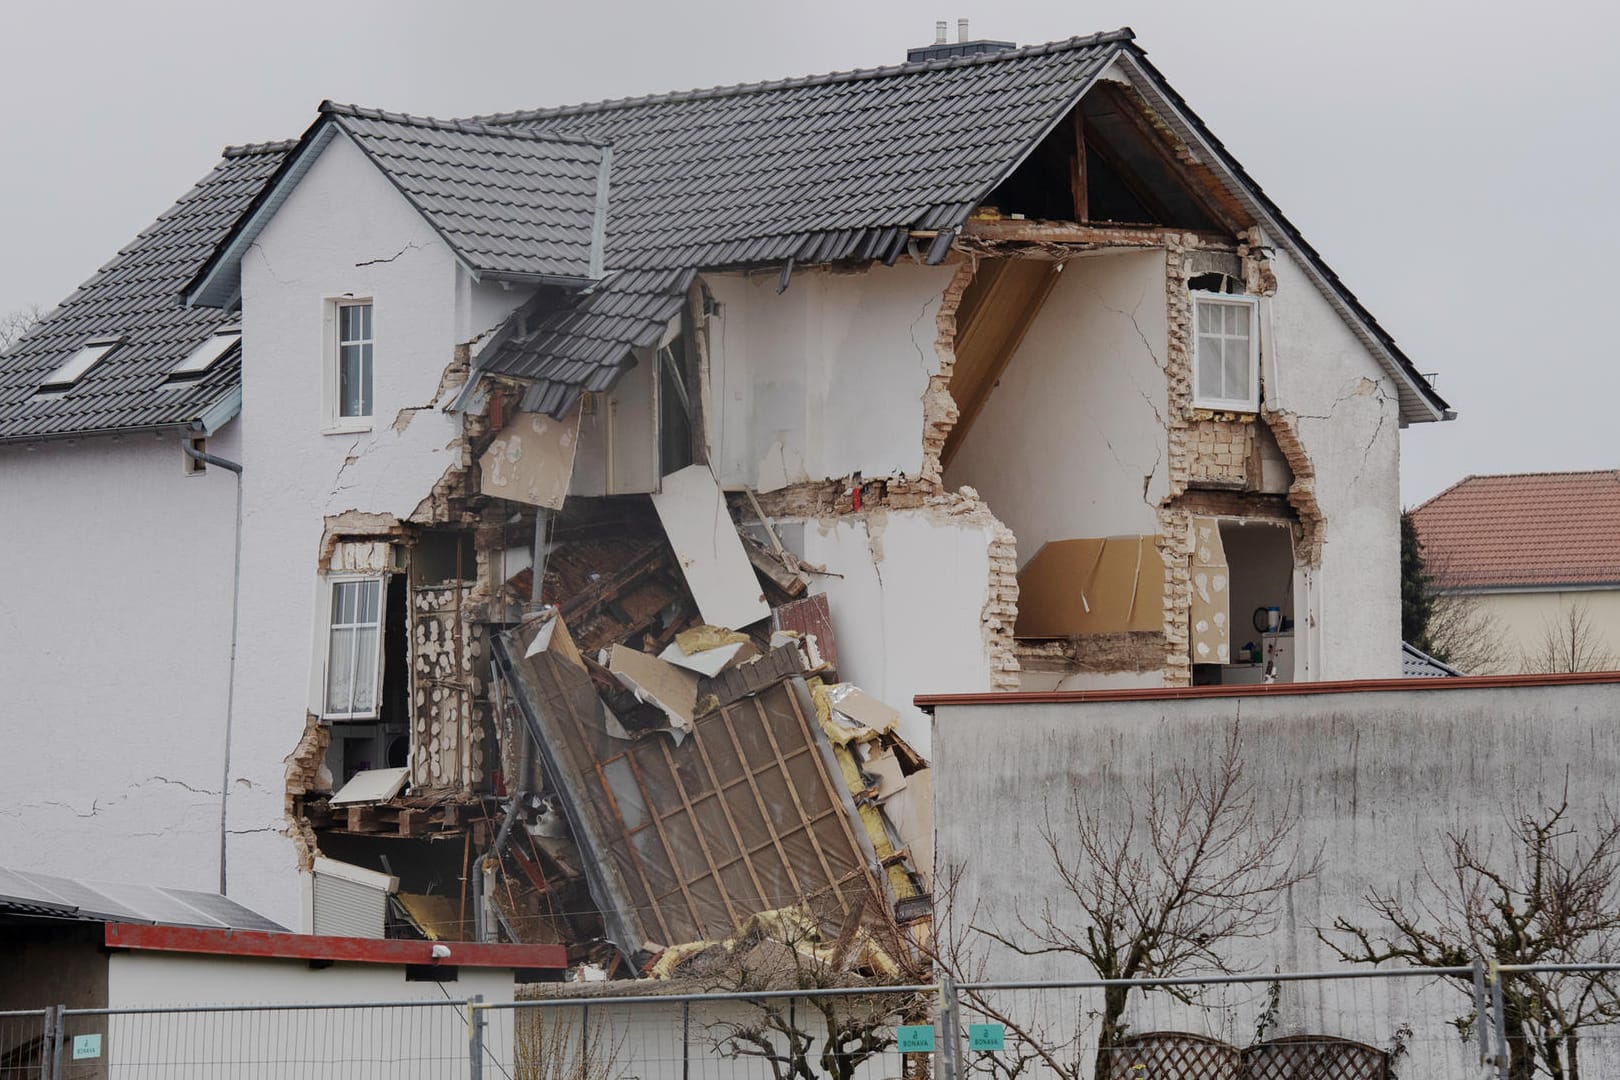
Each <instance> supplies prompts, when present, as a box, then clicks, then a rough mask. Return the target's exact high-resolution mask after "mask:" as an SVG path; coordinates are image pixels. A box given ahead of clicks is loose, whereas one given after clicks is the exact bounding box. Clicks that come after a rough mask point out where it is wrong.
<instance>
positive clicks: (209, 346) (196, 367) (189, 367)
mask: <svg viewBox="0 0 1620 1080" xmlns="http://www.w3.org/2000/svg"><path fill="white" fill-rule="evenodd" d="M241 341H242V331H240V330H221V331H219V332H218V333H217V334H215V335H214V336H213V337H211V338H209V339H208V340H207V341H204V342H203V343H202V344H201V345H198V346H197V347H196V348H195V349H192V350H191V353H190V355H188V356H187V357H186V358H185V359H184V360H182V361H180V362H179V363H178V364H176V365H174V367H173V368H172V369H170V371H169V377H170V378H182V377H187V376H196V375H201V374H203V373H204V372H206V371H207V370H208V369H209V368H211V367H213V366H214V365H215V364H217V363H218V362H219V361H220V360H222V359H223V358H224V357H225V356H226V355H228V354H229V353H230V351H231V350H232V349H234V348H236V347H237V345H239V344H240V343H241Z"/></svg>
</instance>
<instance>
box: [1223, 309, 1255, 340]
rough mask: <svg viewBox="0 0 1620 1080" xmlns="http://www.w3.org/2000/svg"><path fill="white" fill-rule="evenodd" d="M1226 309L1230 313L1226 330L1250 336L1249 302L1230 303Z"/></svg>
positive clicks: (1240, 335)
mask: <svg viewBox="0 0 1620 1080" xmlns="http://www.w3.org/2000/svg"><path fill="white" fill-rule="evenodd" d="M1226 310H1227V312H1228V313H1229V314H1230V318H1229V319H1228V321H1227V325H1226V332H1227V333H1228V334H1235V335H1237V336H1238V337H1244V338H1246V337H1248V336H1249V310H1250V309H1249V305H1248V304H1229V305H1227V308H1226Z"/></svg>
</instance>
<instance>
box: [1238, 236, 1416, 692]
mask: <svg viewBox="0 0 1620 1080" xmlns="http://www.w3.org/2000/svg"><path fill="white" fill-rule="evenodd" d="M1272 269H1273V271H1274V272H1275V273H1276V275H1277V295H1276V297H1275V298H1274V299H1273V300H1271V301H1270V302H1269V303H1268V304H1267V305H1265V310H1264V312H1263V318H1264V319H1265V325H1264V326H1263V327H1262V334H1263V335H1264V336H1263V340H1269V342H1270V347H1269V348H1267V349H1265V350H1264V356H1265V359H1264V360H1263V364H1264V370H1263V372H1262V380H1263V386H1264V392H1265V397H1266V400H1267V402H1268V403H1270V405H1271V407H1272V408H1274V409H1277V410H1279V411H1281V412H1284V413H1288V414H1290V415H1291V416H1292V417H1293V418H1294V422H1295V424H1296V425H1297V429H1298V434H1299V438H1300V441H1301V442H1302V443H1303V444H1304V447H1305V453H1306V455H1307V456H1308V457H1309V459H1310V463H1311V467H1312V469H1313V470H1314V472H1315V475H1316V480H1315V485H1314V488H1315V494H1316V501H1317V504H1318V506H1320V508H1321V511H1322V515H1323V517H1324V519H1325V522H1326V525H1325V528H1324V531H1323V540H1324V542H1323V544H1322V565H1321V566H1320V567H1319V568H1317V569H1316V570H1314V571H1313V572H1311V573H1308V574H1306V573H1301V574H1299V575H1296V578H1295V598H1294V604H1295V610H1296V612H1297V613H1299V622H1300V623H1301V624H1302V625H1306V626H1314V628H1315V634H1314V641H1313V642H1312V644H1311V645H1310V646H1309V648H1310V650H1311V653H1312V655H1310V656H1309V657H1308V658H1307V659H1308V660H1309V662H1310V666H1311V678H1312V679H1313V680H1322V679H1367V678H1384V677H1391V678H1393V677H1395V676H1398V675H1399V674H1400V648H1399V642H1400V639H1401V598H1400V529H1399V527H1398V522H1399V517H1400V506H1401V503H1400V414H1399V409H1400V406H1399V402H1398V401H1397V399H1396V394H1395V388H1394V385H1393V383H1392V382H1391V380H1390V378H1389V376H1387V375H1386V374H1385V373H1384V371H1383V369H1382V368H1381V367H1380V366H1379V364H1378V362H1377V361H1376V360H1375V359H1374V358H1373V357H1372V355H1371V354H1370V353H1368V351H1367V348H1366V346H1364V345H1362V344H1361V342H1360V341H1359V340H1358V339H1357V338H1356V337H1355V335H1353V334H1352V333H1351V332H1350V328H1349V327H1348V326H1346V325H1345V323H1344V320H1343V319H1341V318H1340V317H1339V315H1338V313H1337V312H1335V311H1334V310H1333V309H1332V308H1331V307H1330V306H1329V305H1328V303H1327V301H1326V300H1324V299H1323V298H1322V294H1321V293H1320V292H1318V291H1317V289H1316V287H1315V286H1314V285H1313V284H1311V282H1310V280H1309V279H1308V278H1306V276H1305V274H1304V272H1303V271H1302V270H1301V269H1300V268H1299V267H1298V266H1296V265H1295V264H1294V263H1293V261H1292V260H1291V259H1289V257H1288V256H1287V255H1286V254H1285V253H1283V252H1278V253H1277V254H1276V256H1275V257H1274V261H1273V263H1272ZM1302 601H1303V602H1302ZM1307 609H1308V611H1307Z"/></svg>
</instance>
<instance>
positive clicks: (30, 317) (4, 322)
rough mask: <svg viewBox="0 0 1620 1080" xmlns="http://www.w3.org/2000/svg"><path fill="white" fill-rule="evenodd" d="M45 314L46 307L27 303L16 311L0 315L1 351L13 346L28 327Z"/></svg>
mask: <svg viewBox="0 0 1620 1080" xmlns="http://www.w3.org/2000/svg"><path fill="white" fill-rule="evenodd" d="M44 314H45V309H44V308H42V307H40V306H39V305H38V304H26V305H24V306H23V307H20V308H18V309H17V310H15V311H8V312H6V313H5V314H4V315H0V353H3V352H5V351H6V350H7V349H9V348H11V346H12V344H13V343H15V342H16V340H17V339H18V338H20V337H22V336H23V335H24V334H26V333H27V332H28V328H29V327H30V326H33V325H34V324H35V323H37V322H39V320H40V318H41V317H42V316H43V315H44Z"/></svg>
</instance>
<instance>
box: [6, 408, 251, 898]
mask: <svg viewBox="0 0 1620 1080" xmlns="http://www.w3.org/2000/svg"><path fill="white" fill-rule="evenodd" d="M238 435H239V424H238V423H232V424H230V425H228V426H227V427H226V428H225V430H224V431H222V432H221V433H220V434H219V435H217V436H216V437H214V438H213V439H212V440H210V442H209V446H208V449H209V450H210V451H211V452H213V453H215V454H218V455H220V456H222V457H225V458H230V459H233V460H240V455H241V452H242V450H241V446H240V444H239V442H238ZM235 521H236V479H235V477H234V476H233V475H232V474H231V473H230V472H228V471H227V470H224V469H219V468H213V467H210V468H209V469H208V470H207V472H205V473H204V474H202V475H199V476H186V475H184V473H183V470H182V455H181V450H180V440H179V439H178V438H176V437H164V438H158V437H157V436H153V435H138V436H135V435H132V436H125V437H120V438H105V437H103V438H87V439H79V440H70V441H61V442H46V443H41V444H37V445H36V446H34V447H33V448H31V449H30V448H27V447H21V446H6V447H0V561H3V564H4V566H5V569H6V584H5V588H4V589H3V590H0V687H3V688H4V689H3V690H0V744H3V745H4V746H5V752H4V755H3V758H4V770H3V773H0V863H3V864H6V865H10V866H17V867H24V868H27V869H31V870H38V871H42V872H45V873H52V874H61V875H67V876H77V877H85V876H90V877H95V878H100V879H110V880H119V879H122V880H130V881H156V880H159V879H160V880H161V883H162V884H165V885H171V886H177V887H183V888H192V889H210V890H211V889H215V888H217V887H218V884H219V876H218V875H219V788H220V777H221V770H222V767H223V762H222V757H221V754H222V750H223V746H224V718H225V691H226V674H227V661H228V658H229V655H230V631H231V568H232V560H233V555H234V551H233V548H234V543H235ZM159 855H161V861H159V859H158V857H159Z"/></svg>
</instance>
